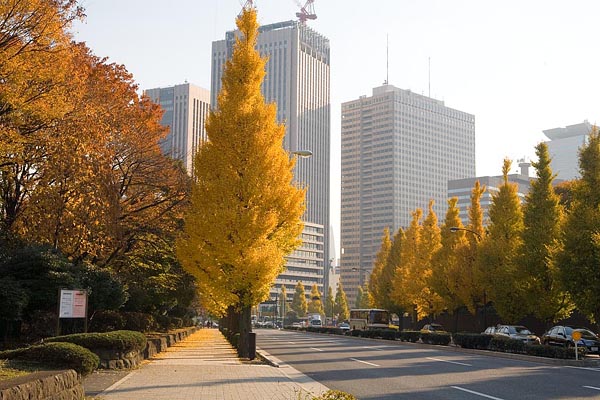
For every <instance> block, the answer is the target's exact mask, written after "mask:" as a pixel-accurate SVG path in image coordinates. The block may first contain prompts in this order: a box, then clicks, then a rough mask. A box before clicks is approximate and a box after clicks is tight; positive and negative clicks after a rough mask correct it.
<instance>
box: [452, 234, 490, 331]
mask: <svg viewBox="0 0 600 400" xmlns="http://www.w3.org/2000/svg"><path fill="white" fill-rule="evenodd" d="M458 231H465V232H469V233H471V234H473V235H475V237H476V238H477V242H481V235H480V234H479V233H478V232H475V231H474V230H471V229H467V228H459V227H457V226H453V227H451V228H450V232H458ZM486 328H487V293H486V290H485V287H484V288H483V329H486Z"/></svg>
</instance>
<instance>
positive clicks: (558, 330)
mask: <svg viewBox="0 0 600 400" xmlns="http://www.w3.org/2000/svg"><path fill="white" fill-rule="evenodd" d="M573 332H579V333H581V339H579V341H578V342H577V346H581V347H585V348H586V349H587V352H588V353H594V354H600V352H599V349H600V339H599V338H598V336H596V334H595V333H593V332H592V331H590V330H589V329H586V328H577V327H573V326H562V325H559V326H554V327H552V328H550V330H549V331H548V332H546V333H544V335H543V336H542V344H547V345H550V346H563V347H574V346H575V341H574V340H573Z"/></svg>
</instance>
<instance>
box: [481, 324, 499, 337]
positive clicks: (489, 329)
mask: <svg viewBox="0 0 600 400" xmlns="http://www.w3.org/2000/svg"><path fill="white" fill-rule="evenodd" d="M481 334H482V335H495V334H496V327H495V326H488V327H487V328H485V331H483V332H481Z"/></svg>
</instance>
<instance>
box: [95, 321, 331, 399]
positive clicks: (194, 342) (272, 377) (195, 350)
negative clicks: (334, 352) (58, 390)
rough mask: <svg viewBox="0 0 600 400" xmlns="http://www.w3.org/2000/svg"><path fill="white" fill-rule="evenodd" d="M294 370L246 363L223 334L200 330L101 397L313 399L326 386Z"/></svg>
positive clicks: (109, 389)
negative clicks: (239, 357) (240, 358)
mask: <svg viewBox="0 0 600 400" xmlns="http://www.w3.org/2000/svg"><path fill="white" fill-rule="evenodd" d="M291 372H292V373H290V369H289V368H276V367H272V366H270V365H265V364H255V363H247V362H242V361H240V360H239V359H238V357H237V354H236V352H235V350H234V349H233V348H232V347H231V345H230V344H229V342H227V340H226V339H225V338H224V337H223V335H222V334H221V332H219V331H218V330H217V329H201V330H199V331H197V332H195V333H193V334H192V335H190V336H189V337H188V338H186V339H185V340H183V341H181V342H179V343H177V344H175V345H174V346H172V347H169V349H168V350H167V351H165V352H162V353H159V354H158V355H157V356H156V357H155V358H154V359H152V360H149V361H148V362H146V363H144V364H143V365H142V366H141V367H140V368H138V369H137V370H134V371H132V372H131V373H129V374H127V375H126V376H125V377H124V378H122V379H121V380H119V381H118V382H116V383H115V384H113V385H112V386H110V387H109V388H107V389H106V390H104V391H103V392H102V393H100V394H99V395H98V397H97V398H98V399H102V400H134V399H145V400H155V399H168V400H189V399H211V400H213V399H215V400H236V399H250V400H262V399H269V400H271V399H277V400H279V399H281V400H309V399H312V398H313V396H318V395H320V394H322V393H323V392H325V391H326V390H327V388H326V387H325V386H323V385H320V384H318V383H316V382H314V381H312V380H310V378H308V377H306V376H305V375H303V374H301V373H299V372H298V371H291ZM307 382H308V384H307ZM84 386H85V382H84Z"/></svg>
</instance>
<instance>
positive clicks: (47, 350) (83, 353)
mask: <svg viewBox="0 0 600 400" xmlns="http://www.w3.org/2000/svg"><path fill="white" fill-rule="evenodd" d="M0 359H9V360H22V361H29V362H37V363H42V364H44V365H50V366H53V367H57V368H66V369H74V370H75V371H77V372H78V373H80V374H82V375H84V376H85V375H88V374H90V373H92V372H93V371H94V370H95V369H96V368H98V364H100V359H99V358H98V356H97V355H96V354H94V353H92V352H91V351H90V350H88V349H86V348H84V347H82V346H78V345H76V344H73V343H44V344H42V345H37V346H31V347H28V348H24V349H17V350H8V351H2V352H0Z"/></svg>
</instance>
